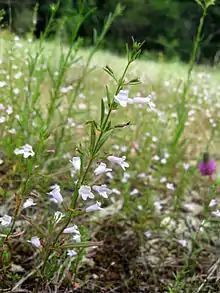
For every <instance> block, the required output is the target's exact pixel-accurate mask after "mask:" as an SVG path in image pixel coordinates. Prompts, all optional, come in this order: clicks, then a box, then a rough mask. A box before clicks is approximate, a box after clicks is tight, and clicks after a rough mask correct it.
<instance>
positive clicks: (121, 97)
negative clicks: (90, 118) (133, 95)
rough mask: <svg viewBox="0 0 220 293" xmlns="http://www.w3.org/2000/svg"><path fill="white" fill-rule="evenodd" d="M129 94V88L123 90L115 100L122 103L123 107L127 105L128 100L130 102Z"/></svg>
mask: <svg viewBox="0 0 220 293" xmlns="http://www.w3.org/2000/svg"><path fill="white" fill-rule="evenodd" d="M128 94H129V91H128V90H121V91H120V92H119V93H118V94H117V95H116V96H115V99H114V101H115V102H116V103H118V104H120V105H121V106H122V107H126V106H127V104H128V102H129V100H130V99H129V98H128Z"/></svg>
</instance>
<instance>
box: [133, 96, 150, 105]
mask: <svg viewBox="0 0 220 293" xmlns="http://www.w3.org/2000/svg"><path fill="white" fill-rule="evenodd" d="M151 98H152V97H151V96H148V97H146V98H141V97H135V98H133V103H134V104H149V103H150V102H151Z"/></svg>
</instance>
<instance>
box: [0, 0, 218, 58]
mask: <svg viewBox="0 0 220 293" xmlns="http://www.w3.org/2000/svg"><path fill="white" fill-rule="evenodd" d="M25 2H27V3H25ZM51 2H53V0H48V1H39V13H38V23H37V31H36V36H37V37H39V35H40V32H41V31H43V30H44V28H45V26H46V24H47V19H49V15H50V4H51ZM54 2H56V1H55V0H54ZM77 2H78V1H77V0H62V1H61V7H60V12H59V14H58V15H57V17H58V19H59V20H64V19H65V20H66V27H65V35H66V36H70V32H71V31H72V28H73V26H74V23H75V21H74V19H75V18H74V17H75V16H76V13H77V6H78V5H77ZM120 2H121V4H122V5H123V6H124V8H125V9H124V13H123V15H122V16H121V17H120V18H118V19H117V20H116V21H115V22H114V24H113V26H112V28H111V30H110V32H109V33H108V37H107V38H106V41H105V43H104V45H103V46H104V47H105V48H108V49H112V50H114V51H117V52H119V53H120V52H121V51H122V50H123V48H124V47H123V44H124V42H125V41H126V42H129V41H130V40H131V36H133V37H134V38H135V39H136V40H138V41H143V40H145V46H144V48H145V50H146V51H147V52H150V53H151V54H152V55H154V53H156V54H158V53H159V52H163V53H164V54H165V55H166V56H167V57H174V56H179V57H180V58H181V59H183V60H188V59H189V55H190V52H191V50H192V40H193V38H194V36H195V34H196V28H197V27H198V23H199V19H200V16H201V8H200V7H199V5H197V3H196V2H195V1H194V0H184V1H183V0H147V1H146V0H121V1H120ZM13 3H14V2H12V14H13V27H14V29H16V30H17V31H18V32H24V31H26V30H27V27H28V24H27V23H28V22H30V17H28V15H29V16H30V15H31V14H30V11H31V10H32V9H33V6H34V5H35V3H36V1H22V2H19V3H17V4H13ZM15 3H16V2H15ZM117 3H118V1H117V0H111V1H110V0H105V1H103V0H86V1H85V5H86V9H87V10H88V11H89V10H90V9H92V8H96V11H95V13H93V14H92V15H91V16H90V17H89V18H88V19H87V21H85V22H84V24H83V27H82V29H81V31H80V33H81V35H82V36H83V37H84V38H85V44H86V45H90V44H92V42H93V30H94V28H95V29H96V30H97V31H98V32H99V31H100V30H101V27H102V25H103V21H104V19H105V18H106V16H107V15H108V14H109V12H112V11H113V10H114V8H115V6H116V4H117ZM27 4H28V5H27ZM0 6H1V7H2V8H5V9H6V19H8V12H7V4H5V5H3V4H0ZM28 12H29V14H28ZM21 14H22V15H23V16H22V17H21ZM219 17H220V4H219V2H217V3H216V5H215V6H213V7H212V8H211V9H210V13H209V15H208V19H207V21H206V25H205V29H204V31H203V36H202V38H203V40H202V45H201V47H200V50H199V56H198V60H199V61H207V60H209V61H210V62H212V63H213V62H214V63H215V62H218V56H219V43H218V39H219V37H220V30H219V22H220V18H219ZM19 28H20V29H19Z"/></svg>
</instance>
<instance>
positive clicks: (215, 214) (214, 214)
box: [212, 210, 220, 217]
mask: <svg viewBox="0 0 220 293" xmlns="http://www.w3.org/2000/svg"><path fill="white" fill-rule="evenodd" d="M212 215H213V216H216V217H220V210H217V211H215V212H212Z"/></svg>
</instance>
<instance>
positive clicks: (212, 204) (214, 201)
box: [209, 199, 217, 208]
mask: <svg viewBox="0 0 220 293" xmlns="http://www.w3.org/2000/svg"><path fill="white" fill-rule="evenodd" d="M216 204H217V202H216V200H215V199H212V200H211V201H210V203H209V207H210V208H211V207H214V206H215V205H216Z"/></svg>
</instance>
